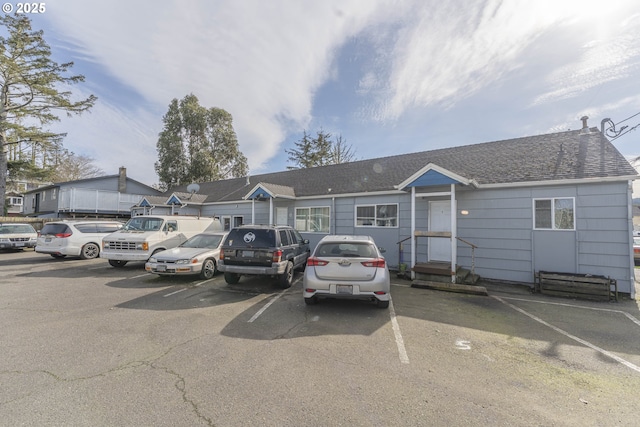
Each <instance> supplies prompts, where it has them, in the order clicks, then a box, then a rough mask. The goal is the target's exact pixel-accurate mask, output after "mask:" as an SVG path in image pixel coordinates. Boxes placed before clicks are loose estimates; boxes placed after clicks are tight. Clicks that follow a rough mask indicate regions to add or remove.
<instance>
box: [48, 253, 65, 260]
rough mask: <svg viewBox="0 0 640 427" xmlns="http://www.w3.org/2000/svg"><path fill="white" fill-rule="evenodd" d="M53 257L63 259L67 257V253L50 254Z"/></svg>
mask: <svg viewBox="0 0 640 427" xmlns="http://www.w3.org/2000/svg"><path fill="white" fill-rule="evenodd" d="M50 255H51V256H52V257H54V258H55V259H61V258H64V257H66V255H60V254H50Z"/></svg>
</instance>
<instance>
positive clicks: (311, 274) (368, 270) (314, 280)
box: [303, 236, 391, 308]
mask: <svg viewBox="0 0 640 427" xmlns="http://www.w3.org/2000/svg"><path fill="white" fill-rule="evenodd" d="M390 289H391V280H390V276H389V269H388V267H387V263H386V261H385V259H384V257H383V256H382V253H381V250H380V249H379V248H378V247H377V246H376V244H375V242H374V241H373V239H372V238H371V237H369V236H325V237H323V238H322V240H320V242H319V243H318V245H317V246H316V249H315V250H314V251H313V254H312V255H311V257H310V258H309V259H308V260H307V268H306V269H305V272H304V282H303V296H304V302H305V303H306V304H315V303H317V302H318V298H346V299H351V298H353V299H366V300H370V301H375V302H376V303H377V305H378V307H380V308H388V307H389V292H390Z"/></svg>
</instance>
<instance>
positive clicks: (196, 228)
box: [100, 215, 222, 267]
mask: <svg viewBox="0 0 640 427" xmlns="http://www.w3.org/2000/svg"><path fill="white" fill-rule="evenodd" d="M221 230H222V224H221V223H220V220H219V219H217V218H215V219H214V218H201V217H195V216H182V215H180V216H175V215H174V216H163V215H140V216H135V217H133V218H131V219H130V220H129V221H128V222H127V223H126V224H125V225H124V227H122V229H121V230H118V231H116V232H115V233H111V234H109V235H107V236H105V237H104V238H103V239H102V252H101V253H100V257H102V258H106V259H108V260H109V264H111V265H112V266H113V267H123V266H124V265H125V264H126V263H127V262H129V261H146V260H148V259H149V257H151V255H152V254H154V253H156V252H159V251H164V250H166V249H171V248H174V247H176V246H178V245H179V244H180V243H182V242H184V241H186V240H187V239H189V238H190V237H192V236H195V235H196V234H198V233H202V232H203V231H221Z"/></svg>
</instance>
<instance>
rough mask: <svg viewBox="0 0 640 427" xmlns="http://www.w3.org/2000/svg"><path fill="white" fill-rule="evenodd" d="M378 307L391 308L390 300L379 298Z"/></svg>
mask: <svg viewBox="0 0 640 427" xmlns="http://www.w3.org/2000/svg"><path fill="white" fill-rule="evenodd" d="M378 308H389V301H380V300H378Z"/></svg>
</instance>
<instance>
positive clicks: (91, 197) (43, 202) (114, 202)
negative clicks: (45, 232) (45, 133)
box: [23, 167, 162, 218]
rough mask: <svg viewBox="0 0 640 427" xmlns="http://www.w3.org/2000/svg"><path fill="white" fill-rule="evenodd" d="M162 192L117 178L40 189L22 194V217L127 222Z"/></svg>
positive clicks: (120, 173) (122, 174) (121, 172)
mask: <svg viewBox="0 0 640 427" xmlns="http://www.w3.org/2000/svg"><path fill="white" fill-rule="evenodd" d="M159 194H162V192H161V191H158V190H156V189H155V188H153V187H150V186H148V185H145V184H143V183H141V182H139V181H136V180H134V179H131V178H129V177H128V176H127V169H126V168H124V167H121V168H120V169H119V171H118V174H114V175H106V176H100V177H95V178H86V179H79V180H74V181H67V182H60V183H56V184H51V185H46V186H42V187H39V188H36V189H33V190H29V191H27V192H25V193H24V201H23V214H24V215H25V216H31V217H39V218H92V217H99V218H128V217H129V216H130V215H131V207H132V206H134V205H137V204H138V203H139V202H140V199H142V197H144V196H148V195H159Z"/></svg>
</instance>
